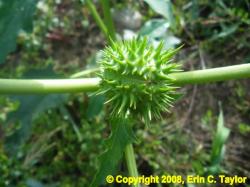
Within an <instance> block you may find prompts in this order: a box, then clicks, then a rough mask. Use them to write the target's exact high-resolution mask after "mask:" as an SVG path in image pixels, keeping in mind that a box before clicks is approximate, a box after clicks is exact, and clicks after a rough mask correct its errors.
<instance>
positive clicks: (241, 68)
mask: <svg viewBox="0 0 250 187" xmlns="http://www.w3.org/2000/svg"><path fill="white" fill-rule="evenodd" d="M169 76H170V77H171V78H173V79H174V83H175V84H177V85H186V84H203V83H210V82H217V81H225V80H233V79H244V78H250V64H241V65H234V66H228V67H220V68H212V69H206V70H196V71H188V72H180V73H173V74H171V75H169ZM99 84H100V79H99V78H82V79H51V80H44V79H26V80H25V79H0V94H49V93H75V92H88V91H96V90H97V89H98V88H99Z"/></svg>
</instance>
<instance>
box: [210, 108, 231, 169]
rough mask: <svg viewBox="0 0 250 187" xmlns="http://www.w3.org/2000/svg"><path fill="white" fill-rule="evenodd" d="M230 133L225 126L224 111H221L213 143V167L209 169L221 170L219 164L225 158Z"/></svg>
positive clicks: (211, 159)
mask: <svg viewBox="0 0 250 187" xmlns="http://www.w3.org/2000/svg"><path fill="white" fill-rule="evenodd" d="M229 134H230V130H229V129H228V128H227V127H225V126H224V118H223V112H222V111H221V112H220V114H219V118H218V123H217V131H216V134H215V137H214V140H213V144H212V152H211V158H210V161H211V167H210V168H209V171H210V172H211V173H216V172H218V170H219V165H220V163H221V161H222V160H223V158H224V154H225V143H226V140H227V139H228V137H229Z"/></svg>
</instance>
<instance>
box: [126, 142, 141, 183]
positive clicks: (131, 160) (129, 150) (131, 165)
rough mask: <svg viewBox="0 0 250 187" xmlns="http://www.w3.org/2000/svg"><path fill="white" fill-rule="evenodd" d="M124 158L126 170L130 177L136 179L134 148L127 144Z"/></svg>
mask: <svg viewBox="0 0 250 187" xmlns="http://www.w3.org/2000/svg"><path fill="white" fill-rule="evenodd" d="M125 158H126V162H127V168H128V172H129V176H130V177H138V171H137V166H136V161H135V154H134V148H133V145H132V144H128V145H127V146H126V148H125ZM133 186H134V187H140V185H139V184H136V185H133Z"/></svg>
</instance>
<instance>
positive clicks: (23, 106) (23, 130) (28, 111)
mask: <svg viewBox="0 0 250 187" xmlns="http://www.w3.org/2000/svg"><path fill="white" fill-rule="evenodd" d="M10 99H11V100H15V101H18V102H19V103H20V106H19V108H18V110H17V111H15V112H11V113H10V114H9V115H8V122H7V124H10V123H15V122H17V121H18V122H20V127H19V128H18V129H17V130H15V132H14V133H13V134H12V135H10V136H8V137H7V139H6V144H5V146H6V150H7V151H8V152H9V153H10V154H15V153H16V152H17V151H18V148H19V146H20V145H21V144H23V143H24V142H25V140H27V138H28V137H29V135H30V133H31V128H32V121H33V120H34V119H36V118H37V117H38V116H39V115H41V113H43V112H44V111H46V110H48V109H49V108H52V107H56V106H58V105H60V104H62V103H63V101H64V100H65V95H59V94H51V95H25V96H12V97H10Z"/></svg>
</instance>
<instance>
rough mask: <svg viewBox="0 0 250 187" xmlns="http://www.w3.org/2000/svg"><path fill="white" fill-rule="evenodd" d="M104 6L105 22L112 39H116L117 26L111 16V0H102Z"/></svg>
mask: <svg viewBox="0 0 250 187" xmlns="http://www.w3.org/2000/svg"><path fill="white" fill-rule="evenodd" d="M101 4H102V8H103V14H104V22H105V24H106V26H107V29H108V33H109V35H110V37H111V39H112V40H114V41H115V40H116V36H115V27H114V22H113V19H112V16H111V9H110V3H109V0H101Z"/></svg>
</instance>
